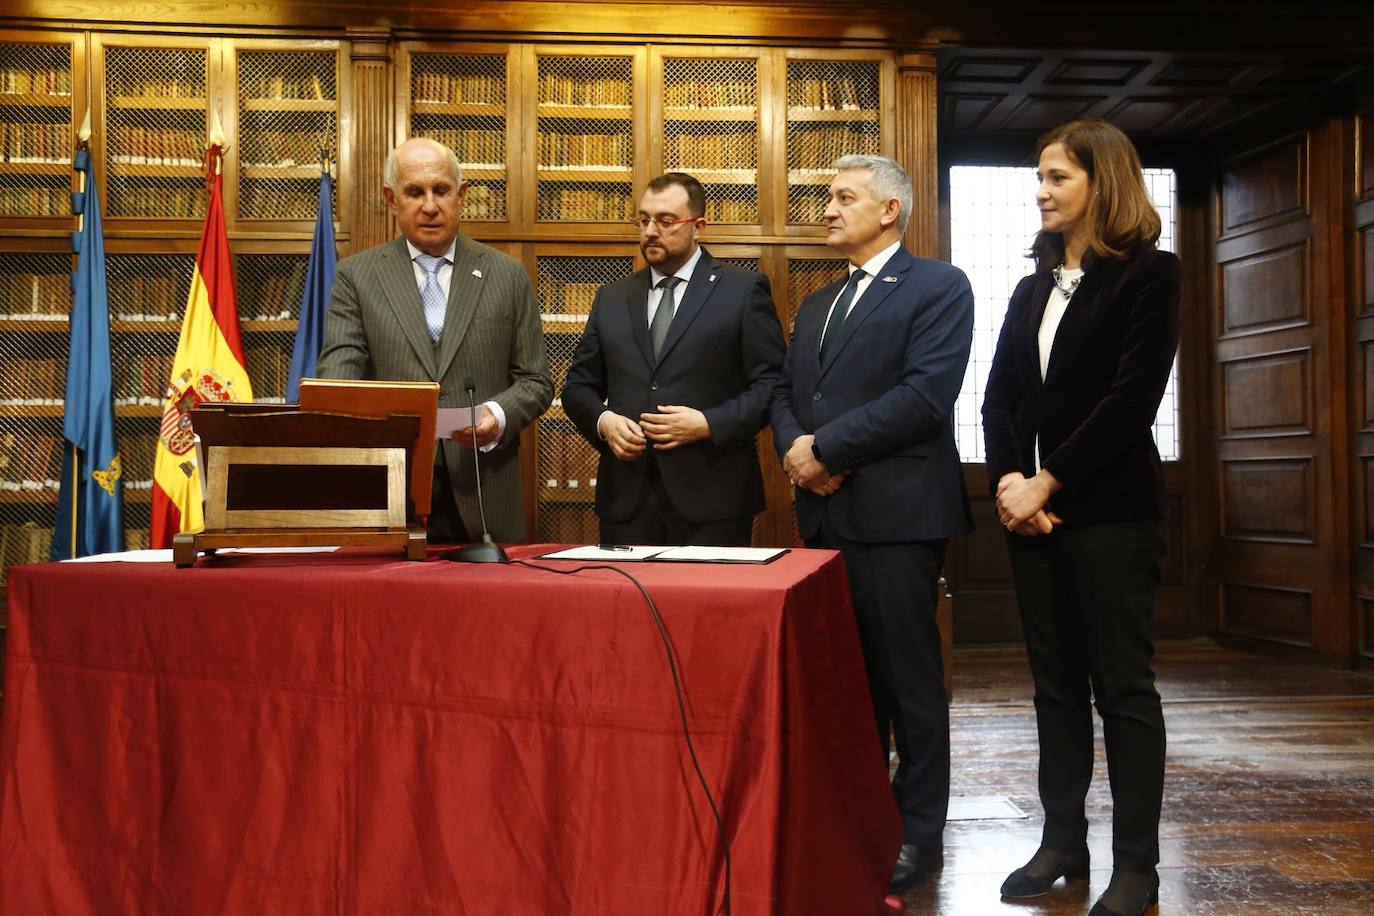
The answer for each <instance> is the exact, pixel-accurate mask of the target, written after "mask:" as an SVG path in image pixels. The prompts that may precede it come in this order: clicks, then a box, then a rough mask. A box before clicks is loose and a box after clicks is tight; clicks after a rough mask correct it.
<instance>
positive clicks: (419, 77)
mask: <svg viewBox="0 0 1374 916" xmlns="http://www.w3.org/2000/svg"><path fill="white" fill-rule="evenodd" d="M410 87H411V93H412V95H413V97H414V99H415V101H417V102H454V103H464V104H469V105H504V104H505V103H506V80H505V77H504V76H493V75H490V74H486V73H457V74H455V73H420V72H417V73H415V74H414V75H413V76H412V77H411V81H410Z"/></svg>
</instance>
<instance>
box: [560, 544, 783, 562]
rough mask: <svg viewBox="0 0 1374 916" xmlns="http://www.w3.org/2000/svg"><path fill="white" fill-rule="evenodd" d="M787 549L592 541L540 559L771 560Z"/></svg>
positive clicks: (635, 560)
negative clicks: (675, 545)
mask: <svg viewBox="0 0 1374 916" xmlns="http://www.w3.org/2000/svg"><path fill="white" fill-rule="evenodd" d="M785 553H787V548H786V547H650V546H644V545H630V544H624V545H622V544H599V545H598V544H590V545H588V546H586V547H570V548H568V549H567V550H556V551H554V552H553V553H546V554H544V555H543V556H541V557H539V558H538V559H540V560H602V561H610V562H615V563H635V562H639V561H641V560H655V561H660V560H661V561H663V562H671V563H771V562H772V561H774V560H776V559H777V558H778V557H780V556H782V555H783V554H785Z"/></svg>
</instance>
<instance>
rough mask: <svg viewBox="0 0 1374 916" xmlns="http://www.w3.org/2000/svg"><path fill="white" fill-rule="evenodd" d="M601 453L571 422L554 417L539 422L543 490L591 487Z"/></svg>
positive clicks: (540, 479)
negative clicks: (553, 418)
mask: <svg viewBox="0 0 1374 916" xmlns="http://www.w3.org/2000/svg"><path fill="white" fill-rule="evenodd" d="M599 459H600V454H599V453H598V452H597V450H596V449H595V448H593V447H592V444H591V443H590V442H588V441H587V440H586V439H585V438H583V436H582V434H581V433H580V432H578V431H577V429H576V428H575V427H574V426H573V425H572V424H571V423H569V422H566V421H557V420H551V421H547V422H544V423H541V424H540V425H539V461H538V462H537V465H538V470H537V471H536V473H537V474H538V479H539V484H540V488H541V489H542V490H590V489H592V488H594V487H595V486H596V464H597V461H598V460H599Z"/></svg>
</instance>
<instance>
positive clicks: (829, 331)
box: [821, 270, 867, 364]
mask: <svg viewBox="0 0 1374 916" xmlns="http://www.w3.org/2000/svg"><path fill="white" fill-rule="evenodd" d="M866 276H867V274H865V273H864V272H863V271H862V270H856V271H854V272H853V273H851V274H850V275H849V282H848V283H846V284H845V285H844V291H843V292H842V293H840V298H839V299H838V300H837V301H836V302H835V307H834V308H833V309H831V310H830V319H829V320H828V321H826V323H825V332H824V333H822V334H821V363H822V364H824V363H825V355H826V353H828V352H829V351H830V346H831V343H832V342H833V341H835V340H837V339H838V338H839V336H840V329H841V328H842V327H844V320H845V318H846V317H847V316H848V315H849V306H850V305H851V304H852V303H853V302H854V292H855V290H857V289H858V288H859V281H860V280H862V279H863V278H864V277H866Z"/></svg>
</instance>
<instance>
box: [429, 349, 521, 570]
mask: <svg viewBox="0 0 1374 916" xmlns="http://www.w3.org/2000/svg"><path fill="white" fill-rule="evenodd" d="M463 388H465V389H466V390H467V393H468V408H469V409H470V410H471V411H472V427H471V429H472V467H473V473H474V474H475V475H476V477H477V514H478V517H479V518H481V520H482V540H480V541H477V542H474V543H472V544H464V545H463V546H462V547H457V548H455V549H453V550H450V551H447V552H446V553H443V554H441V556H442V557H443V559H445V560H452V561H453V562H455V563H504V562H506V552H505V551H504V550H502V549H501V545H500V544H498V543H496V542H495V541H493V540H492V539H491V534H490V533H489V532H488V531H487V509H486V506H485V505H483V503H482V463H481V462H482V458H481V455H482V451H481V449H479V448H478V447H477V383H476V382H475V381H473V380H472V376H470V375H469V376H466V377H465V378H464V379H463Z"/></svg>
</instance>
